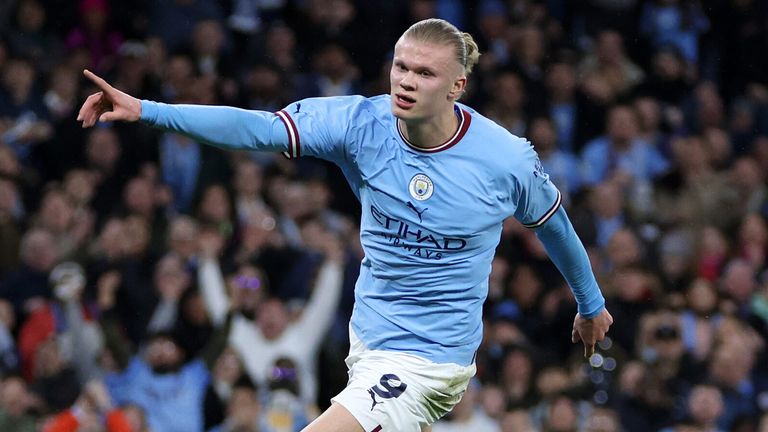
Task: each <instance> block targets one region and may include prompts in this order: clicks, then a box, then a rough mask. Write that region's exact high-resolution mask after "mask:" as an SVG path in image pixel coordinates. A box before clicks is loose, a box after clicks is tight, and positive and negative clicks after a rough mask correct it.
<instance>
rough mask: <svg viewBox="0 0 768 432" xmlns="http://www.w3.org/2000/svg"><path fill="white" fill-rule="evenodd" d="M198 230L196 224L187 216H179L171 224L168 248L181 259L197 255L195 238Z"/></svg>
mask: <svg viewBox="0 0 768 432" xmlns="http://www.w3.org/2000/svg"><path fill="white" fill-rule="evenodd" d="M198 234H199V230H198V227H197V223H196V222H195V220H194V219H192V218H191V217H189V216H179V217H177V218H176V219H174V220H173V221H172V222H171V227H170V229H169V236H168V241H169V246H170V249H171V250H172V251H173V252H175V253H176V254H177V255H178V256H179V257H181V258H182V259H188V258H189V257H191V256H193V255H195V254H196V253H197V238H198Z"/></svg>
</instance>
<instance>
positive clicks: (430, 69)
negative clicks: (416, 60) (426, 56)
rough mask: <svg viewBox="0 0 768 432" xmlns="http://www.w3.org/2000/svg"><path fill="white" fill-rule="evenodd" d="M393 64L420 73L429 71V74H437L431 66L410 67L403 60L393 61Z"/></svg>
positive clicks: (396, 59)
mask: <svg viewBox="0 0 768 432" xmlns="http://www.w3.org/2000/svg"><path fill="white" fill-rule="evenodd" d="M392 64H394V65H395V66H400V65H402V66H405V67H406V68H408V69H413V70H415V71H418V72H423V71H427V72H430V73H432V74H433V75H436V74H437V73H436V72H435V69H433V68H431V67H429V66H424V65H416V66H409V65H408V64H406V63H405V61H403V60H402V59H398V58H395V59H393V60H392Z"/></svg>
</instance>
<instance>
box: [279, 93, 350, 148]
mask: <svg viewBox="0 0 768 432" xmlns="http://www.w3.org/2000/svg"><path fill="white" fill-rule="evenodd" d="M361 100H362V97H360V96H342V97H328V98H310V99H302V100H300V101H296V102H293V103H291V104H290V105H288V106H287V107H285V108H284V109H282V110H280V111H278V112H277V113H275V114H277V116H278V117H279V118H280V120H281V121H282V122H283V125H284V126H285V129H286V132H287V133H288V151H286V152H285V153H283V154H284V156H286V157H287V158H289V159H294V158H297V157H299V156H314V157H318V158H321V159H326V160H330V161H332V162H341V161H342V160H343V159H344V158H345V156H346V153H347V149H346V145H347V135H348V131H349V129H350V128H351V127H352V126H353V124H354V122H355V120H356V118H357V115H356V111H357V107H358V106H359V105H360V102H361Z"/></svg>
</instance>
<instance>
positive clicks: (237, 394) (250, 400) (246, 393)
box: [227, 386, 261, 430]
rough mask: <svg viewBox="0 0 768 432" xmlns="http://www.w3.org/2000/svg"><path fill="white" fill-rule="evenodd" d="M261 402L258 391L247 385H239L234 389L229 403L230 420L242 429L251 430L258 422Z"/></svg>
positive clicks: (228, 414) (228, 413) (228, 415)
mask: <svg viewBox="0 0 768 432" xmlns="http://www.w3.org/2000/svg"><path fill="white" fill-rule="evenodd" d="M260 412H261V404H260V403H259V398H258V397H257V394H256V392H255V391H254V390H253V389H252V388H249V387H246V386H238V387H235V388H234V389H232V396H231V397H230V398H229V403H228V404H227V417H228V422H229V423H231V424H234V425H237V426H239V427H240V428H242V429H239V428H238V429H235V430H251V429H250V428H252V427H253V426H254V425H256V424H257V423H258V418H259V413H260Z"/></svg>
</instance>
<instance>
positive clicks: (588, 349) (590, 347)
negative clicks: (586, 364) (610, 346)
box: [584, 342, 595, 359]
mask: <svg viewBox="0 0 768 432" xmlns="http://www.w3.org/2000/svg"><path fill="white" fill-rule="evenodd" d="M594 353H595V345H594V344H588V343H586V342H585V343H584V358H587V359H588V358H591V357H592V354H594Z"/></svg>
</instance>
